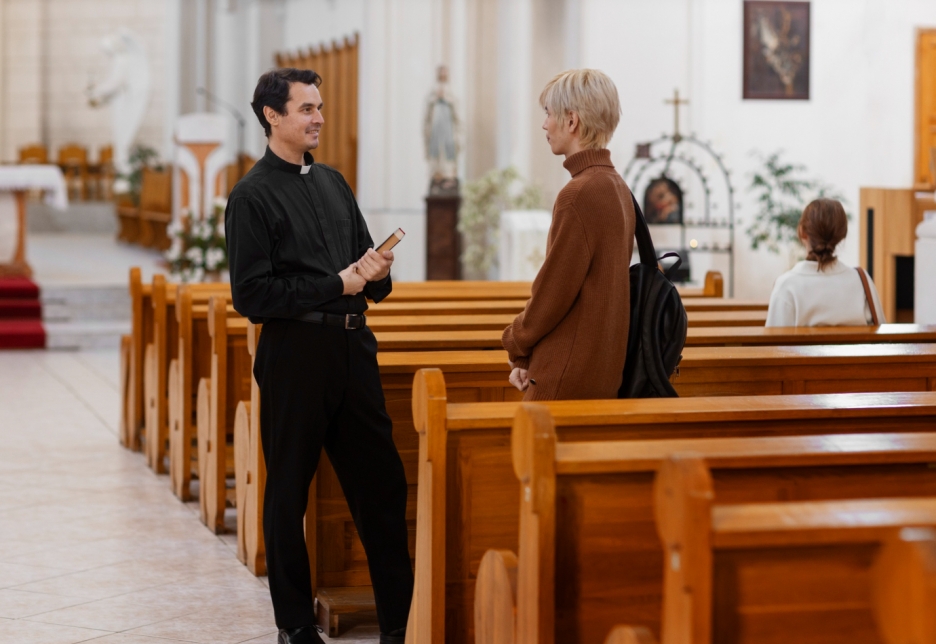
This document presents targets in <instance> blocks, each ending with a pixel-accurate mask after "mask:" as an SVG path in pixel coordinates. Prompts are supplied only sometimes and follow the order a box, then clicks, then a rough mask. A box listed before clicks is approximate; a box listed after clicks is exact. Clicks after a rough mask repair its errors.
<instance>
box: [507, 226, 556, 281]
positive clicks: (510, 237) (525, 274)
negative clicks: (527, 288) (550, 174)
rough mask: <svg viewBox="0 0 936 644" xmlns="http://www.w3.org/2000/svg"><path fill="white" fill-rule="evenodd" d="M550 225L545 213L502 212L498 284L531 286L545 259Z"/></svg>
mask: <svg viewBox="0 0 936 644" xmlns="http://www.w3.org/2000/svg"><path fill="white" fill-rule="evenodd" d="M551 224H552V213H551V212H549V211H548V210H505V211H504V212H502V213H501V218H500V249H499V257H498V259H499V262H498V263H499V265H500V274H499V278H500V280H501V281H521V282H532V281H533V279H534V278H535V277H536V274H537V273H539V269H540V267H541V266H542V265H543V260H544V259H546V238H547V237H548V236H549V226H550V225H551Z"/></svg>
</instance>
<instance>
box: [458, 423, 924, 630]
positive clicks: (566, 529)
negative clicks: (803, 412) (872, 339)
mask: <svg viewBox="0 0 936 644" xmlns="http://www.w3.org/2000/svg"><path fill="white" fill-rule="evenodd" d="M558 418H559V417H558V416H555V415H553V414H551V413H550V410H549V409H548V408H546V407H544V406H541V405H524V406H523V408H522V409H521V410H520V411H519V412H518V414H517V419H516V422H515V425H514V428H513V436H512V456H513V466H514V471H515V475H516V479H515V481H516V480H517V479H519V485H517V484H515V488H517V489H516V492H517V496H518V497H519V500H520V503H519V506H520V509H519V522H518V523H519V551H518V553H517V556H516V561H517V568H516V571H515V574H516V578H517V591H516V611H517V612H516V614H517V630H516V639H515V641H516V642H518V643H521V642H522V643H529V642H546V641H550V642H551V641H556V642H588V641H597V640H598V639H599V638H600V637H602V636H603V635H604V634H605V633H607V632H608V629H610V628H611V627H612V626H613V625H615V624H616V623H623V624H632V625H633V624H639V625H642V626H647V627H649V628H650V630H651V631H655V632H659V630H660V619H661V618H660V615H661V614H662V615H663V624H664V626H663V634H664V639H665V640H666V641H672V642H677V641H679V642H683V641H696V640H690V639H682V638H680V637H678V636H677V637H676V638H674V639H670V636H671V634H668V633H667V628H668V625H669V621H668V619H667V615H668V614H669V608H667V609H666V610H664V605H666V604H667V603H669V602H670V596H669V592H670V586H669V582H670V579H669V577H668V576H667V574H668V573H664V569H665V568H667V567H668V566H669V565H672V564H673V563H674V562H675V565H676V566H679V567H681V570H683V571H687V570H688V569H689V567H690V564H689V560H690V559H691V558H692V557H693V556H694V555H695V554H696V553H697V550H695V548H697V547H703V546H702V545H701V544H704V542H705V537H704V531H700V530H698V529H697V530H695V531H694V532H693V531H692V530H690V531H689V532H687V533H686V534H694V535H695V538H694V540H692V541H691V542H690V541H687V540H682V541H680V544H679V547H678V548H672V547H670V548H667V547H666V544H667V543H670V544H671V543H672V541H671V540H668V539H667V538H666V537H665V536H663V537H662V538H663V541H664V543H663V544H661V543H660V537H657V535H656V532H657V530H655V529H654V521H653V516H654V483H653V481H654V476H655V472H656V471H657V470H658V469H659V468H660V467H661V465H663V466H664V470H665V465H664V464H665V463H666V462H667V458H668V456H669V454H670V453H672V451H679V452H683V451H685V452H687V453H689V452H691V453H693V454H696V455H698V457H699V458H704V459H706V461H708V462H709V463H710V466H711V468H712V477H713V479H714V481H715V483H714V485H715V489H716V491H717V496H718V497H719V498H720V499H723V500H725V501H726V502H730V503H735V504H737V503H756V504H775V502H777V501H783V502H786V503H790V507H793V505H798V504H799V503H792V502H800V501H810V502H815V501H819V500H821V501H826V502H828V501H830V500H836V501H837V502H839V503H842V504H843V505H846V504H847V503H849V502H850V501H843V500H846V499H861V498H864V497H867V496H877V495H880V496H908V497H927V496H934V492H936V471H933V468H932V467H931V466H930V465H931V464H932V463H933V462H934V459H936V434H933V433H917V434H907V433H894V434H864V435H838V436H833V435H820V436H783V437H776V436H774V437H741V438H716V439H690V440H675V441H671V440H660V439H655V440H650V441H644V440H638V441H603V440H598V441H587V442H577V443H574V442H558V441H557V435H556V428H555V424H554V423H555V422H556V421H557V420H558ZM710 480H712V479H710ZM656 498H657V501H658V503H657V514H656V517H657V528H658V529H659V531H660V534H661V535H664V533H666V532H667V531H668V530H669V528H667V527H664V524H665V522H664V521H663V520H662V519H661V518H660V513H659V500H660V498H661V497H660V495H659V493H658V494H657V496H656ZM669 498H670V500H671V497H669ZM923 500H925V502H926V503H930V504H932V508H933V509H934V510H936V499H923ZM830 505H834V504H830ZM692 516H695V514H693V515H692ZM749 525H752V524H749ZM509 563H510V559H509V557H507V556H505V555H504V554H503V553H501V555H500V556H494V555H493V554H491V555H485V560H483V561H482V564H481V566H480V571H479V575H478V592H477V595H476V597H475V602H476V604H475V606H476V612H475V614H476V616H478V618H479V619H481V620H482V621H484V620H485V617H486V616H487V615H489V614H490V612H491V611H490V609H489V608H488V597H489V595H488V594H487V592H486V591H487V590H488V589H489V588H491V586H492V585H493V584H494V582H492V581H490V580H491V579H492V576H491V574H490V573H491V571H492V570H497V571H499V574H498V575H497V577H500V578H503V577H504V571H505V570H509V569H507V568H505V567H504V566H505V565H508V564H509ZM502 564H503V565H502ZM716 583H717V580H716ZM785 583H786V580H785V579H784V581H783V583H778V584H777V585H778V586H782V585H784V584H785ZM664 584H665V586H664ZM720 588H721V593H722V594H725V595H730V594H732V593H731V591H729V590H727V588H726V587H725V586H724V585H721V586H720ZM800 590H801V591H802V589H800ZM504 593H505V589H503V587H502V586H501V590H500V593H499V596H502V595H503V594H504ZM661 598H662V602H661ZM759 632H761V633H763V631H759ZM724 635H725V634H722V636H721V637H716V638H713V640H712V641H727V640H726V639H725V636H724ZM706 641H708V640H706ZM732 641H733V640H732ZM778 641H780V640H778ZM815 641H821V640H815Z"/></svg>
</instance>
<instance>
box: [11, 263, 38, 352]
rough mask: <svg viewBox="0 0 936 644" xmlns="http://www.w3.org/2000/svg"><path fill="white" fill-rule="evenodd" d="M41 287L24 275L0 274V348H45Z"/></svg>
mask: <svg viewBox="0 0 936 644" xmlns="http://www.w3.org/2000/svg"><path fill="white" fill-rule="evenodd" d="M45 343H46V334H45V329H44V328H43V327H42V304H41V303H40V302H39V287H38V286H36V284H35V283H34V282H33V281H32V280H28V279H26V278H24V277H0V349H43V348H45Z"/></svg>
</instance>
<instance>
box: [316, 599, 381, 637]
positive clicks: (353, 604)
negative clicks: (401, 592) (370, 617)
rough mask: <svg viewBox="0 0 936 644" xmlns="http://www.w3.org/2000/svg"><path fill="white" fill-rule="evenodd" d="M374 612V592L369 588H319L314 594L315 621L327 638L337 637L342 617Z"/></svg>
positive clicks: (375, 608)
mask: <svg viewBox="0 0 936 644" xmlns="http://www.w3.org/2000/svg"><path fill="white" fill-rule="evenodd" d="M376 611H377V604H376V602H375V601H374V590H373V588H372V587H370V586H350V587H346V588H319V589H318V592H317V593H316V594H315V621H316V622H317V623H318V625H319V627H320V628H321V629H322V630H324V631H325V633H327V634H328V636H329V637H338V634H339V630H340V625H339V618H340V617H341V616H342V615H354V614H358V613H367V612H376Z"/></svg>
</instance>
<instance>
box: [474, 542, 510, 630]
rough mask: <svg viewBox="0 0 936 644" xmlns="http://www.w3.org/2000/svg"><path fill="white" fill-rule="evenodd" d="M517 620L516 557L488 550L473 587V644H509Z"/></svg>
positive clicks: (504, 552) (506, 552) (501, 551)
mask: <svg viewBox="0 0 936 644" xmlns="http://www.w3.org/2000/svg"><path fill="white" fill-rule="evenodd" d="M516 618H517V555H515V554H514V553H513V552H511V551H509V550H488V551H487V552H486V553H484V557H483V558H482V559H481V566H480V568H479V569H478V581H477V583H476V584H475V604H474V621H475V642H477V643H478V644H513V643H514V641H515V638H516Z"/></svg>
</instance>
